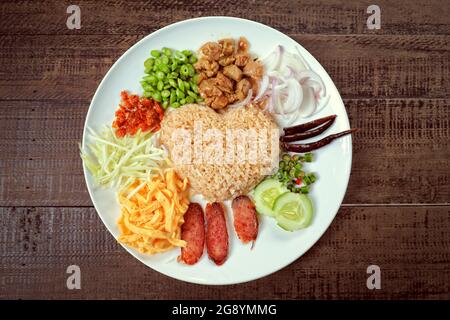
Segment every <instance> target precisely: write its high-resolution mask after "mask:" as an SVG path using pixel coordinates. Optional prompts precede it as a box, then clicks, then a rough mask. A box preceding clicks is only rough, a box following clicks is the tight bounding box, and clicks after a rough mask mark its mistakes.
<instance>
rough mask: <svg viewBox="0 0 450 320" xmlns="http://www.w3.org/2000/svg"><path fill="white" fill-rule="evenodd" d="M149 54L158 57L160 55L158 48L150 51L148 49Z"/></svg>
mask: <svg viewBox="0 0 450 320" xmlns="http://www.w3.org/2000/svg"><path fill="white" fill-rule="evenodd" d="M150 54H151V55H152V56H154V57H155V58H158V57H160V56H161V52H159V51H158V50H152V51H150Z"/></svg>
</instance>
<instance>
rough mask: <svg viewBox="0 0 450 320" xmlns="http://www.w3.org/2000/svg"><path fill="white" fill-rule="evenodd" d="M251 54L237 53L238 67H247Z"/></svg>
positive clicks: (236, 63)
mask: <svg viewBox="0 0 450 320" xmlns="http://www.w3.org/2000/svg"><path fill="white" fill-rule="evenodd" d="M250 60H251V59H250V56H249V55H248V54H246V53H238V54H237V55H235V60H234V64H235V65H237V66H238V67H245V65H246V64H247V63H248V62H249V61H250Z"/></svg>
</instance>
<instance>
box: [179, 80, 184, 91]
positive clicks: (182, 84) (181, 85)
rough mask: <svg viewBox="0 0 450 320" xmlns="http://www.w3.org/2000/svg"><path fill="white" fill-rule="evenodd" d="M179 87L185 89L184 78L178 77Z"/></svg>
mask: <svg viewBox="0 0 450 320" xmlns="http://www.w3.org/2000/svg"><path fill="white" fill-rule="evenodd" d="M178 88H179V89H180V90H181V91H184V82H183V80H181V79H180V78H178Z"/></svg>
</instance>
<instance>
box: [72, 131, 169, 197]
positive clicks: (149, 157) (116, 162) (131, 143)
mask: <svg viewBox="0 0 450 320" xmlns="http://www.w3.org/2000/svg"><path fill="white" fill-rule="evenodd" d="M87 131H88V141H90V142H89V143H88V144H87V148H84V146H83V147H82V146H81V145H80V156H81V159H82V160H83V163H84V165H85V166H86V168H87V169H88V170H89V172H90V173H91V174H92V176H93V178H94V180H95V182H96V184H98V185H100V186H103V187H115V188H117V189H118V191H119V192H122V191H124V190H126V189H127V188H128V187H129V186H130V185H131V184H132V183H133V182H134V181H135V180H136V178H140V179H147V178H149V177H151V176H153V175H155V174H157V173H158V172H161V170H162V169H161V168H162V167H163V166H164V165H165V164H166V163H167V157H166V152H165V151H164V150H163V149H161V148H158V147H156V146H155V145H156V143H155V136H154V134H153V133H152V132H150V131H148V132H141V131H138V132H137V133H136V134H135V135H134V136H133V137H129V136H125V137H123V138H117V137H116V135H115V133H114V131H113V129H112V128H108V127H105V128H104V129H103V130H102V131H101V132H100V133H96V132H95V131H94V130H92V129H91V128H89V127H88V128H87Z"/></svg>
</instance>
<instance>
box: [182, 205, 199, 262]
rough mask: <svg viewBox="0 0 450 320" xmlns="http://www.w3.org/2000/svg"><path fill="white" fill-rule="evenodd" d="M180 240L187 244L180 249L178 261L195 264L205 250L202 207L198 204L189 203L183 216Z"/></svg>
mask: <svg viewBox="0 0 450 320" xmlns="http://www.w3.org/2000/svg"><path fill="white" fill-rule="evenodd" d="M181 239H182V240H185V241H186V243H187V244H186V247H184V248H181V256H180V257H179V259H178V260H179V261H182V262H184V263H186V264H189V265H192V264H195V263H197V261H198V260H199V259H200V258H201V256H202V255H203V249H204V248H205V219H204V217H203V210H202V207H201V206H200V205H199V204H198V203H190V204H189V208H188V209H187V211H186V213H185V214H184V223H183V225H182V226H181Z"/></svg>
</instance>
